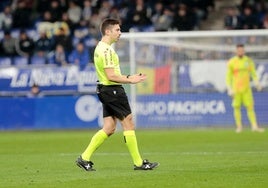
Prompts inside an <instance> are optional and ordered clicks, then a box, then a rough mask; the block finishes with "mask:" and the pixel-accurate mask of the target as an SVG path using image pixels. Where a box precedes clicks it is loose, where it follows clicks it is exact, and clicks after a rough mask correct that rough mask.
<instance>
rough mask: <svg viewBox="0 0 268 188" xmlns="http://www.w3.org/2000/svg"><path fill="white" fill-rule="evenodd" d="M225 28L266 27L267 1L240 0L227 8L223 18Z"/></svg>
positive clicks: (267, 25) (267, 17) (267, 19)
mask: <svg viewBox="0 0 268 188" xmlns="http://www.w3.org/2000/svg"><path fill="white" fill-rule="evenodd" d="M224 27H225V29H228V30H229V29H230V30H233V29H267V28H268V2H267V1H266V0H241V3H240V4H238V5H235V6H230V7H228V8H227V11H226V15H225V18H224Z"/></svg>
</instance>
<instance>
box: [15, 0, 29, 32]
mask: <svg viewBox="0 0 268 188" xmlns="http://www.w3.org/2000/svg"><path fill="white" fill-rule="evenodd" d="M26 5H27V4H26V2H25V1H19V2H18V6H17V7H16V8H15V10H14V12H13V27H14V28H29V27H32V22H31V21H32V20H31V16H32V10H31V9H30V8H29V7H27V6H26Z"/></svg>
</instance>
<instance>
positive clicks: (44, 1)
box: [36, 0, 51, 15]
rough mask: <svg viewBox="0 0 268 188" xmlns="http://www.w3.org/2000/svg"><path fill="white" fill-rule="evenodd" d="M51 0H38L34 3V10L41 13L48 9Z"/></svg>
mask: <svg viewBox="0 0 268 188" xmlns="http://www.w3.org/2000/svg"><path fill="white" fill-rule="evenodd" d="M50 1H51V0H38V1H37V3H36V10H37V12H38V13H39V14H41V15H43V13H44V12H45V11H47V10H48V9H49V5H50V4H49V2H50Z"/></svg>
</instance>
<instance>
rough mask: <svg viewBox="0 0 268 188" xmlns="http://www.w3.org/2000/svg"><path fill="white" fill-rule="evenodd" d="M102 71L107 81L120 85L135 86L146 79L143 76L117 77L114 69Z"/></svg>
mask: <svg viewBox="0 0 268 188" xmlns="http://www.w3.org/2000/svg"><path fill="white" fill-rule="evenodd" d="M104 71H105V74H106V76H107V78H108V80H110V81H112V82H117V83H122V84H136V83H139V82H143V81H144V80H145V79H146V78H147V77H146V75H145V74H134V75H117V74H115V71H114V68H105V69H104Z"/></svg>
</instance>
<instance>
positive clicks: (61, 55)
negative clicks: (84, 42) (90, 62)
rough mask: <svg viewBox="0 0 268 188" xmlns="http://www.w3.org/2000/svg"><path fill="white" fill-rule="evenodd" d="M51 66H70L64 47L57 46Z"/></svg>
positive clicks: (51, 58)
mask: <svg viewBox="0 0 268 188" xmlns="http://www.w3.org/2000/svg"><path fill="white" fill-rule="evenodd" d="M49 63H50V64H56V65H58V66H65V65H67V64H68V62H67V54H66V52H65V51H64V48H63V46H62V45H60V44H58V45H57V46H56V49H55V51H54V52H53V53H52V56H51V57H50V58H49Z"/></svg>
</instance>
